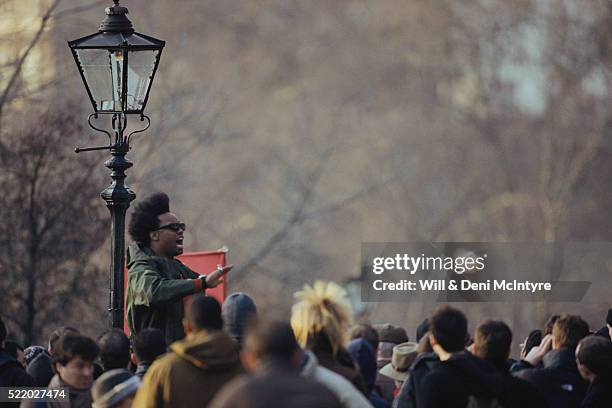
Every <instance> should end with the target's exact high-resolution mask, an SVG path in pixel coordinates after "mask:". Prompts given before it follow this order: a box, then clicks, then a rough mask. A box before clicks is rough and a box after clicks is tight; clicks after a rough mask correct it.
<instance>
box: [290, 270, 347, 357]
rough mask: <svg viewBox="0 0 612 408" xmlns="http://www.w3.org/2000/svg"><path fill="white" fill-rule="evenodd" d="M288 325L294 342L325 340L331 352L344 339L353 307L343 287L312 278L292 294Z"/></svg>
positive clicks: (306, 344)
mask: <svg viewBox="0 0 612 408" xmlns="http://www.w3.org/2000/svg"><path fill="white" fill-rule="evenodd" d="M294 297H295V298H296V300H297V302H296V303H295V304H294V305H293V307H292V309H291V327H292V328H293V331H294V333H295V337H296V339H297V341H298V343H299V344H300V345H301V346H302V347H307V348H311V347H314V346H315V345H316V344H318V343H328V344H329V346H330V347H331V350H332V352H333V353H334V355H335V354H336V353H337V352H338V350H340V349H342V348H343V347H344V345H345V343H346V340H347V333H348V328H349V327H350V326H351V324H352V322H353V310H352V307H351V303H350V301H349V300H348V298H347V297H346V291H345V290H344V289H343V288H342V287H341V286H339V285H338V284H336V283H334V282H324V281H316V282H315V283H314V285H312V286H310V285H304V287H303V288H302V290H301V291H299V292H297V293H295V294H294Z"/></svg>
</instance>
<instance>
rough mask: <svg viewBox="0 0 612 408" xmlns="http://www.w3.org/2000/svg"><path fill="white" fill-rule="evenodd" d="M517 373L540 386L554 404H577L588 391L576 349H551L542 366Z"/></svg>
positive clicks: (556, 407)
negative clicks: (575, 352)
mask: <svg viewBox="0 0 612 408" xmlns="http://www.w3.org/2000/svg"><path fill="white" fill-rule="evenodd" d="M523 363H524V362H523ZM515 375H516V376H517V377H519V378H521V379H523V380H525V381H527V382H529V383H531V384H533V385H534V386H535V387H536V388H537V389H538V390H540V392H541V393H542V395H544V399H545V400H546V402H547V404H548V406H549V407H551V408H578V407H580V403H581V401H582V399H583V398H584V396H585V393H586V388H587V383H586V382H585V381H584V380H583V379H582V377H580V374H579V373H578V368H577V367H576V357H575V356H574V350H573V349H566V348H563V349H558V350H551V351H549V352H548V353H546V355H544V358H543V359H542V367H541V368H529V369H525V370H521V371H518V372H515Z"/></svg>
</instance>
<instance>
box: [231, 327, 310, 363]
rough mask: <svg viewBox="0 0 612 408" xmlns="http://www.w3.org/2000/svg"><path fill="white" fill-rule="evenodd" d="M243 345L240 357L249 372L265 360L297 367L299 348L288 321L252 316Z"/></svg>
mask: <svg viewBox="0 0 612 408" xmlns="http://www.w3.org/2000/svg"><path fill="white" fill-rule="evenodd" d="M243 345H244V347H243V349H242V353H241V354H240V359H241V360H242V364H243V365H244V366H245V368H246V369H247V370H248V371H250V372H254V371H257V370H258V369H259V368H260V367H261V366H262V365H263V364H264V363H266V362H268V363H276V364H281V365H283V366H285V367H293V368H294V369H296V370H297V369H298V366H299V358H298V357H299V355H300V353H301V349H300V346H299V345H298V343H297V341H296V339H295V335H294V334H293V330H292V329H291V325H290V324H289V323H286V322H282V321H267V320H262V319H259V318H252V319H250V320H249V322H248V324H247V329H246V334H245V339H244V343H243Z"/></svg>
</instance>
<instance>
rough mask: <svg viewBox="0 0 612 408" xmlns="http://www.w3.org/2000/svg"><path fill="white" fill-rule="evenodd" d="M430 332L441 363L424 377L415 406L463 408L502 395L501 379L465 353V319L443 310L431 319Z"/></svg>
mask: <svg viewBox="0 0 612 408" xmlns="http://www.w3.org/2000/svg"><path fill="white" fill-rule="evenodd" d="M429 328H430V333H429V340H430V342H431V345H432V348H433V350H434V352H435V353H436V355H437V356H438V357H439V359H440V363H438V364H436V365H435V366H433V368H432V369H431V370H430V371H429V372H428V373H427V374H426V376H425V377H424V379H423V383H422V389H420V390H418V392H417V396H416V397H417V404H416V406H417V407H418V408H440V407H444V408H465V407H466V406H468V403H474V402H476V403H480V402H481V401H486V402H487V403H490V404H493V403H495V401H496V400H497V399H498V398H499V397H500V395H501V393H502V391H503V385H504V379H503V376H502V375H501V374H500V373H499V372H498V371H497V370H496V369H495V367H493V366H492V365H491V364H490V363H488V362H486V361H484V360H481V359H479V358H477V357H474V356H473V355H472V354H471V353H470V352H468V351H466V350H465V349H464V347H465V340H466V338H467V334H468V333H467V319H466V318H465V315H464V314H463V313H462V312H461V311H459V310H457V309H454V308H452V307H450V306H442V307H440V308H438V309H437V310H436V311H435V312H434V314H433V316H432V317H431V319H430V326H429Z"/></svg>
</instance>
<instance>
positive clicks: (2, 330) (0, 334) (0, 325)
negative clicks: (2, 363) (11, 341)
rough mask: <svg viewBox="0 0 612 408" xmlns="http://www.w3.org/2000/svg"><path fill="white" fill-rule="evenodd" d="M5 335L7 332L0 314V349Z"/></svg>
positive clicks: (2, 346)
mask: <svg viewBox="0 0 612 408" xmlns="http://www.w3.org/2000/svg"><path fill="white" fill-rule="evenodd" d="M7 335H8V332H7V330H6V326H5V325H4V321H3V320H2V316H0V349H3V348H4V341H5V340H6V336H7Z"/></svg>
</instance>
